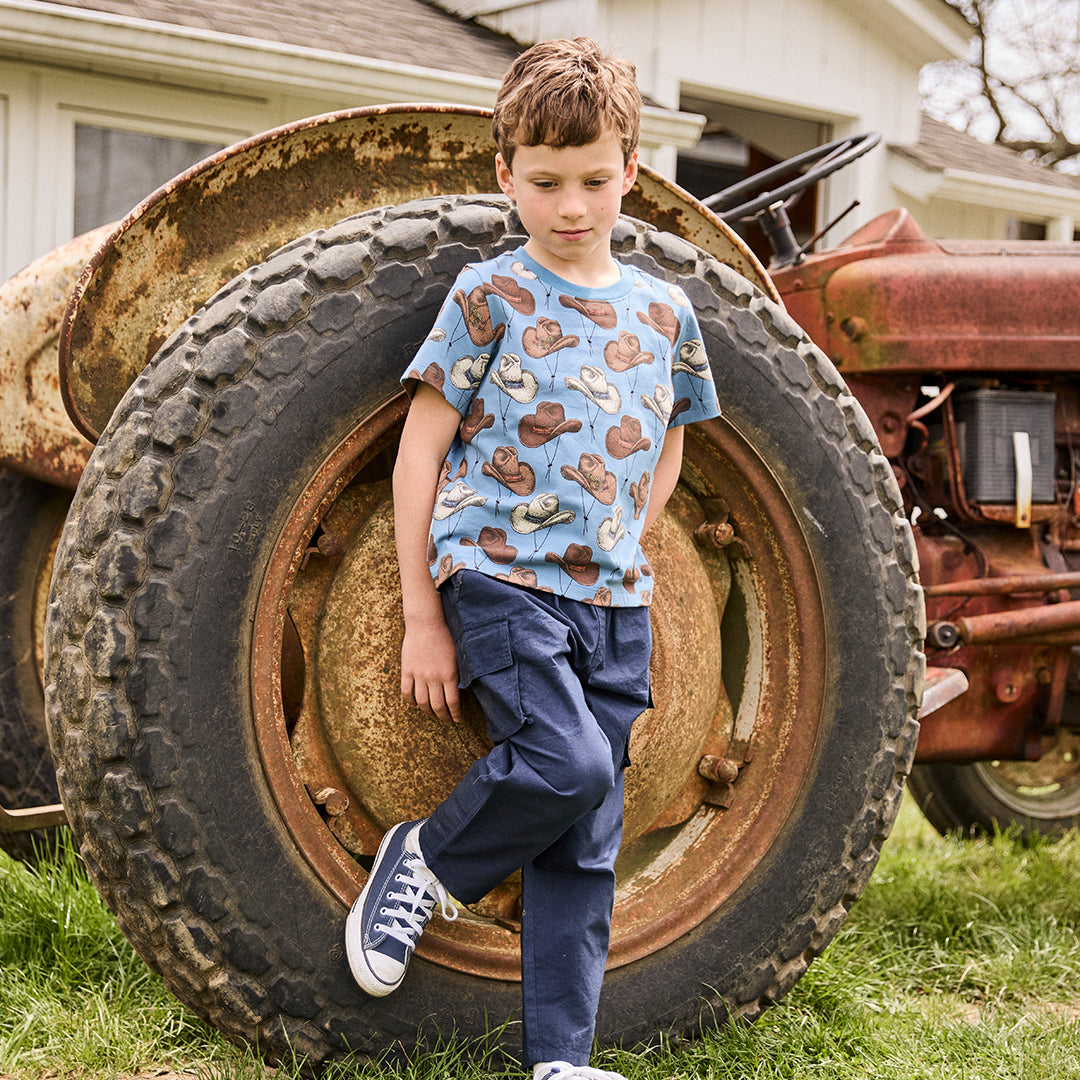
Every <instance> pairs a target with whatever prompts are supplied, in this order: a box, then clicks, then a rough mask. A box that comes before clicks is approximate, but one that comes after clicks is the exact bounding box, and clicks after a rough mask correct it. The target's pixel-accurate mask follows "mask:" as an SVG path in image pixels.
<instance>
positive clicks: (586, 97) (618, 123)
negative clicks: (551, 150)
mask: <svg viewBox="0 0 1080 1080" xmlns="http://www.w3.org/2000/svg"><path fill="white" fill-rule="evenodd" d="M640 126H641V93H640V92H639V90H638V87H637V70H636V68H635V67H634V65H633V64H632V63H631V62H630V61H629V60H623V59H621V58H620V57H616V56H610V55H605V54H604V53H603V52H602V50H601V49H600V46H599V45H598V44H597V43H596V42H595V41H593V40H592V38H587V37H579V38H574V40H573V41H570V40H552V41H541V42H540V43H539V44H537V45H533V46H532V48H530V49H526V50H525V52H523V53H522V54H521V55H520V56H519V57H518V58H517V59H516V60H515V61H514V63H513V64H512V65H511V67H510V70H509V71H508V72H507V73H506V77H505V78H504V79H503V82H502V86H501V87H500V88H499V93H498V96H497V98H496V99H495V114H494V116H493V117H492V119H491V133H492V135H493V136H494V138H495V145H496V146H497V147H498V150H499V153H500V154H502V157H503V161H505V162H506V164H507V166H508V167H509V166H510V165H511V163H512V161H513V157H514V150H515V149H516V148H517V147H518V146H541V145H544V146H553V147H556V148H562V147H565V146H585V145H586V144H587V143H591V142H595V141H596V140H597V139H599V138H602V137H603V136H604V135H605V134H607V133H609V132H611V133H614V134H615V135H616V136H617V137H618V139H619V142H620V143H621V144H622V151H623V160H624V162H629V160H630V155H631V154H632V153H633V152H634V151H635V150H636V149H637V144H638V134H639V130H640Z"/></svg>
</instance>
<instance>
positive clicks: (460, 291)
mask: <svg viewBox="0 0 1080 1080" xmlns="http://www.w3.org/2000/svg"><path fill="white" fill-rule="evenodd" d="M500 315H501V312H500V310H499V305H498V300H497V298H492V297H490V296H489V295H488V294H487V293H486V292H485V290H484V288H483V286H482V279H481V277H480V275H479V274H478V273H477V272H476V270H475V269H474V268H473V267H471V266H467V267H465V268H464V269H463V270H462V271H461V273H460V274H459V275H458V277H457V280H456V281H455V282H454V285H453V287H452V288H451V290H450V293H449V295H448V296H447V298H446V300H445V301H444V302H443V305H442V308H441V309H440V311H439V315H438V318H437V319H436V320H435V325H434V326H433V327H432V328H431V331H430V332H429V333H428V335H427V337H426V338H425V339H424V341H423V344H422V345H421V346H420V348H419V349H418V350H417V351H416V355H415V356H414V357H413V359H412V362H411V363H410V364H409V366H408V368H407V369H406V371H405V373H404V374H403V375H402V376H401V380H400V381H401V382H402V384H403V385H404V386H405V389H406V391H407V392H408V393H409V395H410V396H411V395H412V393H413V390H414V389H415V384H416V383H417V382H425V383H427V384H428V385H429V386H433V387H434V388H435V389H436V390H438V391H439V393H440V394H442V396H443V397H444V398H445V399H446V400H447V401H448V402H449V403H450V404H451V405H452V406H453V407H454V408H455V409H457V411H458V412H459V413H461V415H462V416H465V415H467V413H468V412H469V408H470V406H471V403H472V399H473V395H474V394H475V392H476V390H477V388H478V387H479V386H480V384H481V382H482V381H483V378H484V376H485V374H486V373H487V369H488V366H489V365H490V363H491V358H492V356H494V355H495V353H496V350H497V347H498V344H499V341H500V340H501V339H502V336H503V334H504V333H505V331H506V324H505V322H503V321H497V320H498V318H499V316H500Z"/></svg>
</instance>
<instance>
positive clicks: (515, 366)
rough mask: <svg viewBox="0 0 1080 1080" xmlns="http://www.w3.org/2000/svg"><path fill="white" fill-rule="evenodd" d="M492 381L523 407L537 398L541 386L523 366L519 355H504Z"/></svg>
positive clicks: (509, 353)
mask: <svg viewBox="0 0 1080 1080" xmlns="http://www.w3.org/2000/svg"><path fill="white" fill-rule="evenodd" d="M491 381H492V382H493V383H494V384H495V385H496V386H497V387H498V388H499V389H500V390H501V391H502V392H503V393H504V394H507V395H508V396H509V397H512V398H513V399H514V400H515V401H520V402H521V403H522V404H523V405H525V404H527V403H528V402H530V401H532V399H533V398H534V397H536V391H537V390H538V389H539V388H540V384H539V383H538V382H537V381H536V376H535V375H534V374H533V373H532V372H531V371H526V370H525V369H524V368H523V367H522V366H521V357H520V356H518V355H517V353H511V352H508V353H503V355H502V357H501V358H500V359H499V370H498V371H496V372H495V373H494V374H493V375H492V376H491Z"/></svg>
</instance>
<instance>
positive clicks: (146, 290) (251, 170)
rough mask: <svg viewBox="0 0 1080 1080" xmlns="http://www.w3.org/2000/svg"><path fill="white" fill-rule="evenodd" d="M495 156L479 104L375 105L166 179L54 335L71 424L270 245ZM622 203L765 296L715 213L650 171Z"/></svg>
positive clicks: (445, 181)
mask: <svg viewBox="0 0 1080 1080" xmlns="http://www.w3.org/2000/svg"><path fill="white" fill-rule="evenodd" d="M493 160H494V147H493V145H492V143H491V136H490V114H489V113H488V112H487V111H486V110H483V109H466V108H463V107H457V106H428V107H417V106H379V107H377V108H369V109H357V110H352V111H348V112H341V113H332V114H327V115H325V116H320V117H312V118H310V119H308V120H304V121H300V122H298V123H295V124H290V125H288V126H286V127H283V128H279V129H276V130H274V131H271V132H266V133H264V134H262V135H258V136H256V137H254V138H252V139H249V140H247V141H245V142H242V143H238V144H237V145H236V146H234V147H230V148H228V149H226V150H223V151H221V152H220V153H218V154H216V155H214V156H213V157H210V158H208V159H207V160H206V161H204V162H201V163H200V164H199V165H196V166H195V167H194V168H192V169H190V170H188V172H186V173H184V174H182V175H181V176H179V177H177V178H176V179H174V180H172V181H170V182H169V183H168V184H166V185H165V186H164V187H162V188H161V189H159V190H158V191H157V192H155V193H154V194H153V195H151V196H150V197H149V198H147V199H146V200H145V201H144V202H143V203H141V204H140V205H139V206H138V207H136V208H135V209H134V210H133V211H132V212H131V213H130V214H129V215H128V216H127V217H126V218H125V219H124V221H123V222H121V223H120V224H119V225H118V226H117V227H116V229H115V230H114V231H113V233H112V234H111V235H110V236H109V237H108V239H107V240H106V241H105V242H104V243H103V244H102V246H101V247H100V249H99V250H98V251H97V252H96V253H95V254H94V256H93V258H92V259H91V260H90V263H89V265H88V266H87V268H86V271H85V272H84V274H83V275H82V277H81V278H80V280H79V282H78V284H77V286H76V289H75V295H74V298H73V301H72V305H71V307H70V308H69V310H68V312H67V315H66V317H65V321H64V326H63V329H62V334H61V341H60V365H61V371H62V383H63V386H64V393H65V401H66V403H67V405H68V409H69V413H70V415H71V417H72V420H73V421H74V423H75V424H76V426H77V427H78V428H79V430H80V431H81V432H82V433H83V434H84V435H85V436H86V437H87V438H90V439H96V438H97V436H98V435H99V434H100V433H101V431H102V430H104V427H105V425H106V423H107V422H108V419H109V417H110V416H111V415H112V412H113V409H114V408H115V406H116V404H117V402H118V401H119V400H120V397H121V396H122V395H123V393H124V391H125V390H126V389H127V387H128V386H129V385H130V384H131V383H132V382H133V381H134V379H135V377H136V376H137V375H138V373H139V372H140V371H141V370H142V368H143V367H144V366H145V364H146V363H147V362H148V361H149V360H150V359H151V357H152V356H153V355H154V353H155V352H156V351H157V349H158V348H159V347H160V345H161V344H162V343H164V341H165V340H166V339H167V338H168V337H169V335H170V334H171V333H172V332H173V331H174V330H175V329H176V327H177V326H179V325H180V323H181V322H183V320H184V319H186V318H187V317H188V315H190V314H191V313H192V312H194V311H195V310H196V309H197V308H198V307H199V306H200V305H201V304H202V303H204V302H205V301H206V300H207V299H208V298H209V297H210V296H211V295H212V294H213V293H214V292H215V291H216V290H217V289H218V288H220V287H221V286H222V285H224V284H225V283H226V282H228V281H230V280H231V279H232V278H233V277H235V276H236V275H237V274H239V273H241V272H242V271H243V270H245V269H246V268H247V267H249V266H251V265H253V264H255V263H258V262H261V261H262V260H263V259H265V258H266V257H267V256H268V255H269V254H270V253H271V252H273V251H274V250H276V249H277V248H279V247H281V246H282V245H284V244H286V243H288V242H289V241H290V240H293V239H295V238H296V237H298V236H300V235H303V234H304V233H306V232H309V231H311V230H313V229H316V228H321V227H325V226H327V225H330V224H332V223H333V222H335V221H338V220H340V219H341V218H343V217H346V216H348V215H350V214H355V213H359V212H360V211H362V210H366V209H370V208H372V207H376V206H384V205H390V204H399V203H402V202H404V201H407V200H410V199H418V198H424V197H430V196H439V195H449V194H455V193H482V192H491V191H493V190H495V189H496V184H495V180H494V165H493ZM626 212H627V213H629V214H631V215H632V216H638V217H641V218H643V219H644V220H646V221H649V222H650V223H652V224H655V225H657V226H658V227H661V228H664V229H667V230H669V231H673V232H675V233H677V234H678V235H682V236H685V237H686V238H687V239H689V240H691V241H692V242H694V243H696V244H698V245H699V246H700V247H703V248H704V249H705V250H707V251H709V252H711V253H712V254H713V255H715V256H716V257H717V258H719V259H721V261H724V262H728V263H729V264H731V265H733V266H734V267H735V268H736V269H738V270H739V271H740V272H741V273H743V274H745V275H746V276H748V277H750V278H751V279H752V280H754V281H755V282H756V283H757V284H758V285H759V287H761V288H762V289H763V290H765V291H766V292H770V294H771V295H774V296H775V295H776V293H775V291H774V290H773V288H772V285H771V283H770V281H769V279H768V276H767V275H766V274H765V272H764V271H763V270H762V269H761V267H760V264H758V263H757V261H756V259H754V257H753V255H752V254H750V252H749V250H748V249H747V248H746V247H745V245H744V244H743V243H742V241H741V240H739V239H738V237H736V236H735V234H734V233H733V232H732V231H731V230H730V229H729V228H728V227H727V226H726V225H724V224H723V223H722V222H721V221H720V220H719V218H717V217H716V216H715V215H714V214H712V213H711V211H708V210H706V209H705V208H704V207H702V206H701V205H700V204H699V203H697V202H696V200H694V199H692V197H691V196H689V195H687V194H686V193H685V192H681V191H680V190H679V189H677V188H675V187H674V185H671V184H669V183H667V182H666V181H663V180H661V179H660V178H659V177H657V176H655V174H651V173H650V172H649V171H648V170H647V169H643V170H642V176H641V180H640V181H639V185H638V187H637V188H636V189H635V192H634V193H631V196H628V200H627V204H626Z"/></svg>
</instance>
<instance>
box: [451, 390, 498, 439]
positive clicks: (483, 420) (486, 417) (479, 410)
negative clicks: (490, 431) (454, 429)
mask: <svg viewBox="0 0 1080 1080" xmlns="http://www.w3.org/2000/svg"><path fill="white" fill-rule="evenodd" d="M494 423H495V414H494V413H486V412H484V399H483V398H473V402H472V405H470V406H469V415H468V416H466V417H465V419H464V420H462V421H461V426H460V427H459V428H458V432H459V434H460V435H461V441H462V442H465V443H468V442H472V441H473V438H474V437H475V436H476V435H478V434H479V433H480V432H481V431H483V430H484V428H489V427H491V425H492V424H494Z"/></svg>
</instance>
